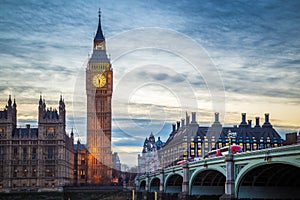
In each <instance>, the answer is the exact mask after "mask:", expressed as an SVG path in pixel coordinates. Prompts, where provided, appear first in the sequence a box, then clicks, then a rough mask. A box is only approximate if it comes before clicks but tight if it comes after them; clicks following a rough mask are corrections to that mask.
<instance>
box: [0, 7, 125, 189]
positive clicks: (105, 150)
mask: <svg viewBox="0 0 300 200" xmlns="http://www.w3.org/2000/svg"><path fill="white" fill-rule="evenodd" d="M93 43H94V44H93V53H92V56H91V57H90V58H89V61H88V63H87V68H86V94H87V132H86V133H87V144H86V145H83V144H80V142H79V141H78V142H77V144H74V134H73V131H72V132H71V133H70V134H68V133H66V108H65V103H64V100H63V98H62V96H61V97H60V99H59V102H58V108H57V109H56V108H47V107H46V102H45V100H44V99H42V96H40V99H39V101H38V127H37V128H36V127H31V126H30V125H26V127H22V128H18V127H17V103H16V101H15V99H13V100H12V99H11V96H9V98H8V101H7V105H6V106H5V108H4V110H1V111H0V192H10V191H13V190H17V191H18V190H21V189H30V190H38V191H43V190H47V191H49V190H50V191H51V190H53V191H56V190H61V189H62V187H63V186H67V185H107V184H110V183H111V180H112V178H113V171H114V170H117V171H118V170H120V168H121V167H120V163H119V159H116V158H115V157H116V154H113V155H114V159H113V156H112V152H111V98H112V88H113V85H112V83H113V73H112V67H111V63H110V60H109V59H108V57H107V54H106V44H105V38H104V35H103V33H102V29H101V18H100V12H99V23H98V29H97V33H96V35H95V37H94V41H93ZM113 160H114V161H117V162H118V163H113Z"/></svg>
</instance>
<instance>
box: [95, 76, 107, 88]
mask: <svg viewBox="0 0 300 200" xmlns="http://www.w3.org/2000/svg"><path fill="white" fill-rule="evenodd" d="M93 84H94V86H95V87H103V86H105V85H106V77H105V75H104V74H97V75H95V76H94V77H93Z"/></svg>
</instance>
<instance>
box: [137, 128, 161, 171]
mask: <svg viewBox="0 0 300 200" xmlns="http://www.w3.org/2000/svg"><path fill="white" fill-rule="evenodd" d="M163 144H164V143H163V142H162V141H161V140H160V137H158V139H157V141H155V137H154V135H153V134H152V133H151V134H150V136H149V139H148V138H146V139H145V141H144V146H143V150H142V154H139V155H138V173H145V172H151V171H156V170H158V169H159V168H160V167H161V163H160V162H161V159H160V158H159V154H158V152H159V150H160V149H161V147H162V146H163Z"/></svg>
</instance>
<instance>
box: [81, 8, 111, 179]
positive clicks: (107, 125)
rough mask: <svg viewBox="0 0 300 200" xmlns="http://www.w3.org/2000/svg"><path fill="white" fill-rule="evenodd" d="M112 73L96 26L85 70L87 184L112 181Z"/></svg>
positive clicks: (104, 45) (99, 26)
mask: <svg viewBox="0 0 300 200" xmlns="http://www.w3.org/2000/svg"><path fill="white" fill-rule="evenodd" d="M112 91H113V72H112V68H111V63H110V60H109V59H108V57H107V54H106V44H105V38H104V36H103V33H102V28H101V16H100V10H99V23H98V29H97V33H96V35H95V38H94V45H93V54H92V56H91V57H90V58H89V61H88V64H87V69H86V94H87V147H88V150H89V152H90V156H89V159H88V183H89V184H109V183H110V182H111V178H112V170H111V166H112V154H111V98H112Z"/></svg>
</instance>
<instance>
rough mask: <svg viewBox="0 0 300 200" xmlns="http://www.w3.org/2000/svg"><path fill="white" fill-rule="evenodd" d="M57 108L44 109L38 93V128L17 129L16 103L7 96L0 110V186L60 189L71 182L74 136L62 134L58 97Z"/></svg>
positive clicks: (61, 106) (63, 122)
mask: <svg viewBox="0 0 300 200" xmlns="http://www.w3.org/2000/svg"><path fill="white" fill-rule="evenodd" d="M58 106H59V107H58V110H57V109H52V108H46V103H45V100H42V96H41V97H40V100H39V106H38V127H37V128H33V127H30V125H27V126H26V127H25V128H17V104H16V101H15V100H14V102H13V103H12V100H11V97H10V96H9V99H8V102H7V105H6V107H5V109H4V110H3V111H0V189H1V190H4V191H8V192H9V191H13V190H20V189H25V188H27V189H28V188H31V189H32V190H35V189H36V190H48V191H49V190H61V189H62V187H63V186H65V185H71V184H73V168H74V149H73V142H74V136H73V134H71V136H70V137H69V136H68V135H67V134H66V131H65V126H66V110H65V103H64V101H63V99H62V97H61V98H60V100H59V105H58Z"/></svg>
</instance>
